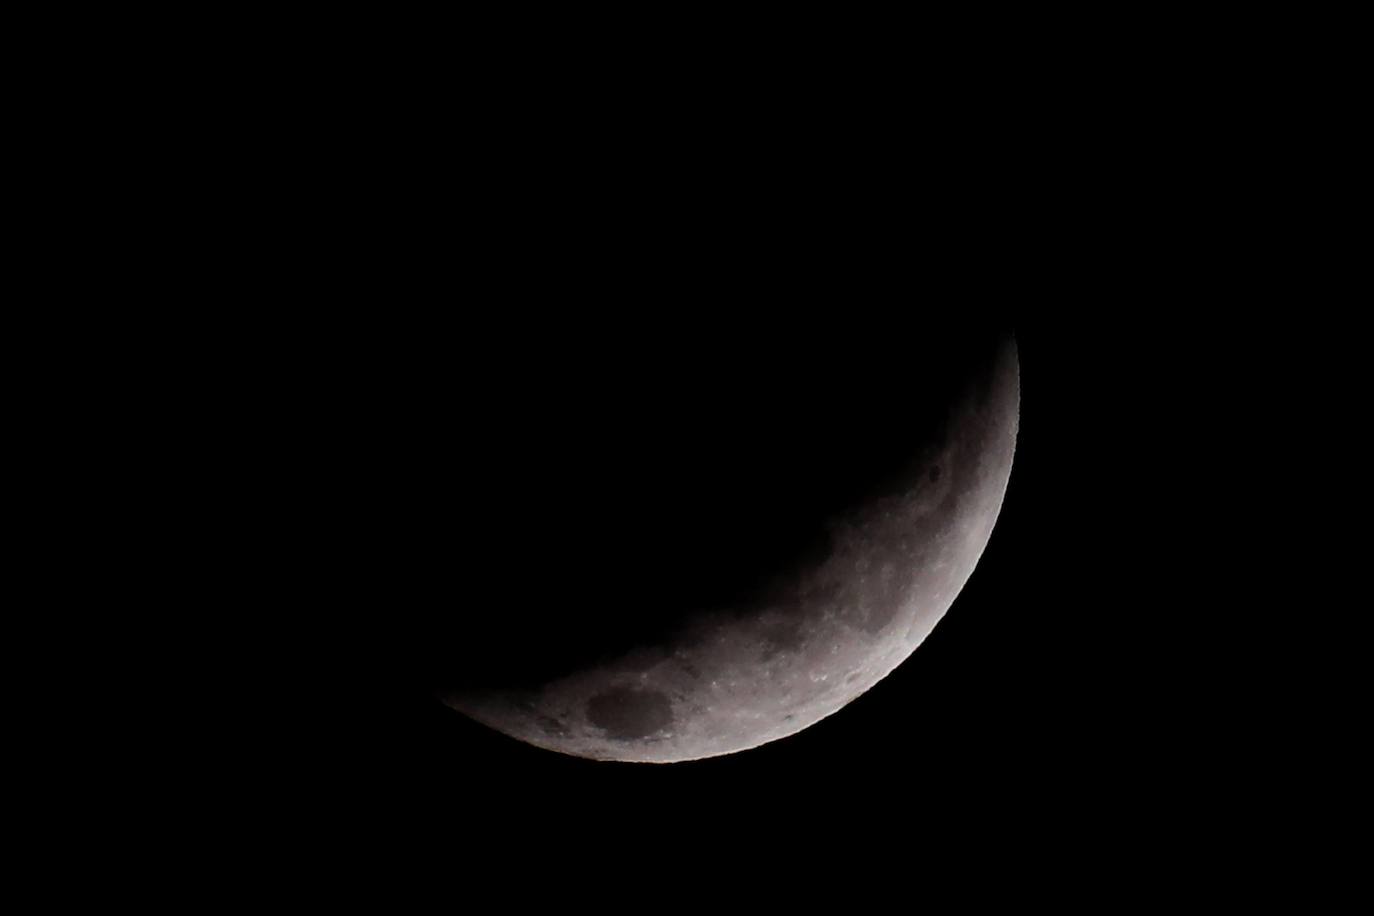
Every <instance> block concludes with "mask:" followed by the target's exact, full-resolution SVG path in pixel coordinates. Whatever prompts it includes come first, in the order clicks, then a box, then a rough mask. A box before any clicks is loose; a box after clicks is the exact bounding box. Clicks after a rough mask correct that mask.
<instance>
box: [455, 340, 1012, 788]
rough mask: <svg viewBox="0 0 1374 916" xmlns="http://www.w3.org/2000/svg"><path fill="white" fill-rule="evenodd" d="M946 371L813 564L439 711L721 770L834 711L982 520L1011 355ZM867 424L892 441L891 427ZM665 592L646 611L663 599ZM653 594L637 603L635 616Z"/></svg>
mask: <svg viewBox="0 0 1374 916" xmlns="http://www.w3.org/2000/svg"><path fill="white" fill-rule="evenodd" d="M963 371H964V372H965V377H964V378H961V379H959V380H958V381H959V384H957V385H953V386H951V387H950V389H949V390H950V391H952V392H953V394H952V395H950V396H949V397H948V399H947V401H946V402H945V403H942V404H941V405H939V406H940V410H939V414H940V422H939V423H936V424H932V430H933V431H932V432H930V433H928V434H923V435H922V437H921V438H919V439H918V440H916V441H914V443H913V444H912V445H911V446H910V454H908V455H907V456H906V457H905V458H904V460H903V462H902V464H901V472H900V473H899V474H897V475H895V476H894V477H893V478H891V479H890V480H889V481H888V483H887V484H886V485H885V486H883V487H881V488H877V489H876V490H874V491H873V492H872V493H868V494H866V495H865V497H864V498H863V499H860V500H857V501H851V502H850V503H848V504H845V505H841V506H838V507H834V508H832V509H829V510H827V512H828V514H827V515H826V516H825V518H824V519H823V523H822V526H821V527H822V529H823V533H822V534H821V535H820V543H821V544H822V548H821V549H818V550H813V551H809V552H806V553H805V554H804V555H801V558H800V559H798V560H796V561H795V562H792V563H791V565H790V566H788V567H787V568H785V569H783V570H782V571H781V572H777V571H776V570H774V573H776V574H775V575H772V578H771V579H770V582H769V584H768V586H767V587H765V588H758V589H753V590H745V591H743V592H740V593H738V594H736V593H730V594H729V595H727V596H725V597H724V598H722V600H720V601H715V602H712V601H706V600H703V599H700V598H699V596H696V595H693V597H692V600H693V601H698V602H699V603H700V604H701V607H699V608H694V609H688V611H687V612H683V613H676V614H674V615H673V616H672V625H671V627H668V628H667V629H666V631H658V632H655V633H654V634H653V636H652V637H648V636H646V637H645V638H644V639H643V640H631V641H630V644H625V643H622V644H620V645H617V646H614V647H613V650H612V651H610V652H609V653H608V654H602V655H600V656H598V657H596V658H595V659H594V660H593V661H588V662H579V663H577V664H574V665H568V666H563V667H562V668H560V669H558V670H557V671H555V672H551V673H546V674H544V675H541V676H540V677H537V678H525V679H523V680H521V681H520V682H519V683H507V684H502V683H495V681H496V680H498V679H495V678H492V679H489V680H490V681H492V683H481V684H474V683H467V684H463V685H461V686H456V687H446V688H444V689H442V690H440V691H439V694H440V698H441V699H442V700H443V702H445V703H446V704H447V705H449V706H450V707H452V708H453V709H456V710H458V711H459V712H461V713H463V714H465V715H467V716H470V717H471V718H473V719H475V720H477V721H478V722H481V723H483V724H485V725H487V726H490V727H491V728H493V729H496V730H498V731H500V732H503V733H505V734H506V735H509V736H511V737H513V738H516V739H518V740H520V741H523V742H527V743H529V744H531V745H535V746H537V747H541V748H546V749H548V750H551V751H556V752H559V753H562V754H570V755H574V756H577V757H584V758H591V759H595V760H610V761H633V762H648V763H673V762H679V761H688V760H696V759H701V758H707V757H715V756H719V755H723V754H732V753H736V752H739V751H743V750H746V749H749V748H754V747H757V746H759V745H762V744H765V743H768V742H771V741H777V740H779V739H781V738H786V737H787V736H789V735H793V734H795V733H797V732H799V731H801V730H803V729H805V728H808V727H809V726H811V725H814V724H815V723H817V722H819V721H820V720H821V719H824V718H825V717H827V716H829V715H832V714H834V713H835V712H837V711H839V710H840V709H842V708H843V707H845V706H846V705H847V704H849V703H850V702H852V701H854V700H855V699H856V698H858V697H860V696H862V695H863V694H864V693H865V692H866V691H867V690H869V689H870V688H872V687H873V685H874V684H876V683H877V682H878V681H880V680H882V679H883V678H884V677H886V676H887V675H888V674H889V673H891V672H892V671H893V670H894V669H895V668H896V667H897V666H898V665H900V664H901V663H902V662H903V661H904V660H906V659H907V658H908V657H909V656H911V654H912V653H913V652H914V651H915V649H916V648H917V647H918V646H919V645H920V644H921V642H922V641H923V640H924V639H925V638H926V637H927V636H928V635H929V634H930V633H931V631H932V629H933V628H934V627H935V625H936V624H937V623H938V622H939V621H940V619H941V618H942V617H943V616H944V615H945V613H946V612H947V611H948V610H949V609H950V606H951V604H953V602H954V600H955V598H956V597H957V596H958V595H959V593H960V590H961V589H962V588H963V587H964V584H965V583H966V582H967V581H968V579H969V577H970V576H971V575H972V573H973V571H974V568H975V566H976V565H977V563H978V560H979V558H980V556H981V555H982V553H983V551H984V548H985V547H986V545H987V543H988V540H989V537H990V536H991V534H992V531H993V526H994V525H995V523H996V521H997V518H998V514H999V512H1000V510H1001V507H1002V502H1003V497H1004V494H1005V492H1006V488H1007V484H1008V480H1009V477H1010V474H1011V468H1012V459H1013V454H1014V452H1015V448H1016V438H1017V428H1018V422H1019V402H1020V378H1019V363H1018V356H1017V350H1016V345H1015V342H1014V340H1012V339H1011V338H1010V337H1009V336H1005V335H1004V336H1002V337H1001V338H1000V339H999V340H998V341H997V342H996V343H995V345H994V346H992V347H991V348H989V350H988V351H987V355H986V356H984V357H983V358H981V359H980V360H978V361H977V362H976V368H975V369H973V370H963ZM885 422H892V423H897V424H900V423H901V418H900V412H899V413H898V414H897V417H896V419H893V420H891V421H885ZM720 524H721V526H726V525H728V520H726V521H722V522H721V523H720ZM761 546H763V547H766V545H761ZM671 589H672V585H671V583H666V584H660V585H658V586H657V594H659V595H663V596H665V600H667V598H668V597H672V592H671ZM655 594H656V593H655V592H654V591H653V590H649V589H645V590H644V592H643V594H642V600H641V603H642V604H643V606H644V607H645V611H644V613H650V612H651V611H652V605H653V603H654V601H655V600H656V599H655ZM515 680H518V679H512V681H515Z"/></svg>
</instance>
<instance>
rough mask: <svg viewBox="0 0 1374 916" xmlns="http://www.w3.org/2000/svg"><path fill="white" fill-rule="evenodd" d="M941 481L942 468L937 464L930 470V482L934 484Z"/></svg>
mask: <svg viewBox="0 0 1374 916" xmlns="http://www.w3.org/2000/svg"><path fill="white" fill-rule="evenodd" d="M939 479H940V466H939V465H938V464H937V465H935V466H934V467H932V468H931V469H930V482H931V483H934V482H935V481H937V480H939Z"/></svg>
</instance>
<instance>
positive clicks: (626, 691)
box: [587, 687, 673, 741]
mask: <svg viewBox="0 0 1374 916" xmlns="http://www.w3.org/2000/svg"><path fill="white" fill-rule="evenodd" d="M587 719H588V721H590V722H591V723H592V724H593V725H595V726H597V727H598V728H603V729H605V730H606V735H607V737H609V738H613V739H615V740H616V741H633V740H635V739H637V738H647V737H648V736H650V735H652V734H654V733H655V732H658V731H661V730H663V729H665V728H667V727H668V726H669V725H671V724H672V721H673V709H672V705H671V704H670V703H669V702H668V697H667V695H665V694H663V693H661V692H659V691H657V690H637V689H635V688H632V687H617V688H615V689H614V690H608V691H606V692H605V693H600V694H597V695H596V696H594V697H592V698H591V699H590V700H588V701H587Z"/></svg>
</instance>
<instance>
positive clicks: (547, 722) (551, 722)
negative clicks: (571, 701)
mask: <svg viewBox="0 0 1374 916" xmlns="http://www.w3.org/2000/svg"><path fill="white" fill-rule="evenodd" d="M534 724H535V725H538V726H539V730H540V731H542V732H543V733H544V734H546V735H552V736H553V737H555V738H565V737H567V735H568V727H567V726H566V725H564V724H563V723H562V722H559V721H558V720H557V719H555V718H553V717H552V716H538V717H536V718H535V720H534Z"/></svg>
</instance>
